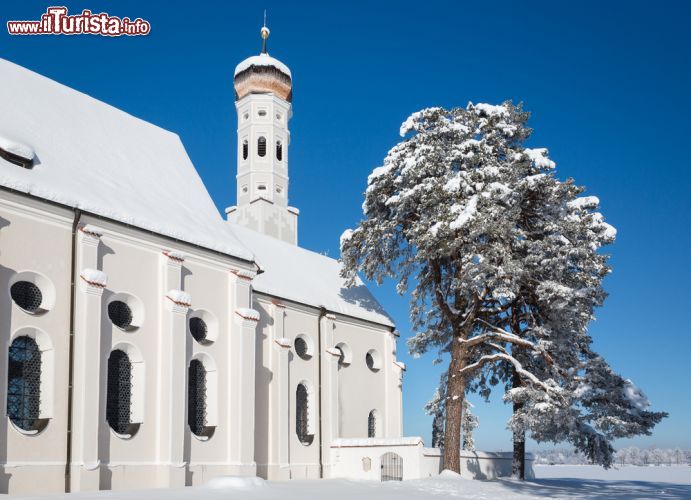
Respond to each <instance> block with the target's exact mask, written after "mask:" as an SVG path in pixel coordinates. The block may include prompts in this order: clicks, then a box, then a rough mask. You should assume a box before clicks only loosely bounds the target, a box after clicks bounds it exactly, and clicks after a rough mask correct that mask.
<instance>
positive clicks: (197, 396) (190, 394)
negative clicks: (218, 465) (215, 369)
mask: <svg viewBox="0 0 691 500" xmlns="http://www.w3.org/2000/svg"><path fill="white" fill-rule="evenodd" d="M187 423H188V424H189V426H190V430H191V431H192V432H193V433H194V434H196V435H197V436H204V435H206V370H205V369H204V365H203V364H202V363H201V361H199V360H197V359H193V360H192V362H191V363H190V368H189V382H188V386H187Z"/></svg>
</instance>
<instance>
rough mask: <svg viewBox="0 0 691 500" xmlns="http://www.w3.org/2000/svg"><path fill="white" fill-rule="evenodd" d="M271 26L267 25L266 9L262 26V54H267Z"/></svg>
mask: <svg viewBox="0 0 691 500" xmlns="http://www.w3.org/2000/svg"><path fill="white" fill-rule="evenodd" d="M270 33H271V31H269V28H267V27H266V9H264V26H262V30H261V34H262V54H266V41H267V40H268V39H269V34H270Z"/></svg>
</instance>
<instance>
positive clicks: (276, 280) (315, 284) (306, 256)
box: [230, 224, 394, 326]
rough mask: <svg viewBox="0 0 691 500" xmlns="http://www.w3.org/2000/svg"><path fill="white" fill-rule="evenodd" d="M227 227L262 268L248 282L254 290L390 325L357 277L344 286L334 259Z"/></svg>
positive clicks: (235, 226)
mask: <svg viewBox="0 0 691 500" xmlns="http://www.w3.org/2000/svg"><path fill="white" fill-rule="evenodd" d="M230 227H231V228H232V231H233V233H235V235H236V236H237V237H238V239H239V240H240V241H242V242H243V243H245V244H246V245H247V246H249V247H250V248H251V249H252V250H253V251H254V254H255V257H256V262H257V264H258V265H259V266H260V267H261V268H262V269H263V270H265V272H264V273H261V274H259V275H257V277H256V278H255V279H254V280H253V282H252V286H253V288H254V289H255V290H257V291H258V292H263V293H266V294H269V295H273V296H276V297H281V298H284V299H287V300H292V301H294V302H299V303H301V304H307V305H310V306H313V307H324V308H325V309H327V310H328V311H330V312H334V313H340V314H344V315H346V316H353V317H355V318H360V319H363V320H367V321H371V322H373V323H378V324H381V325H386V326H394V324H393V322H392V320H391V318H390V317H389V316H388V315H387V314H386V312H385V311H384V309H383V308H382V306H381V305H380V304H379V302H377V300H376V299H375V298H374V296H373V295H372V294H371V293H370V291H369V290H368V289H367V287H366V286H365V285H364V284H363V283H362V281H360V280H359V279H358V280H357V283H356V285H355V286H353V287H351V288H347V287H346V286H345V280H344V279H343V278H341V277H340V271H341V263H340V262H338V261H337V260H335V259H332V258H330V257H327V256H325V255H321V254H318V253H315V252H311V251H309V250H306V249H304V248H300V247H298V246H297V245H292V244H290V243H286V242H283V241H281V240H278V239H276V238H272V237H271V236H267V235H264V234H261V233H258V232H256V231H253V230H251V229H247V228H245V227H241V226H238V225H236V224H232V225H230Z"/></svg>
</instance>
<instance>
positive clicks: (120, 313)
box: [108, 300, 132, 330]
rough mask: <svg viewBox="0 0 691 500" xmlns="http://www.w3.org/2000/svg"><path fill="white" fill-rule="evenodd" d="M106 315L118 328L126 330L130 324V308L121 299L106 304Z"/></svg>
mask: <svg viewBox="0 0 691 500" xmlns="http://www.w3.org/2000/svg"><path fill="white" fill-rule="evenodd" d="M108 317H109V318H110V320H111V321H112V322H113V324H114V325H115V326H117V327H118V328H122V329H123V330H127V329H128V328H129V327H130V326H131V325H132V309H130V306H128V305H127V304H125V303H124V302H123V301H121V300H114V301H113V302H111V303H110V304H108Z"/></svg>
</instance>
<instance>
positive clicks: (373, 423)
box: [367, 410, 377, 438]
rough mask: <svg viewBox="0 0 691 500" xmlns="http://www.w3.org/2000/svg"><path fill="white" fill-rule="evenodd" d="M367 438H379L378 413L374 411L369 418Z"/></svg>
mask: <svg viewBox="0 0 691 500" xmlns="http://www.w3.org/2000/svg"><path fill="white" fill-rule="evenodd" d="M367 437H368V438H373V437H377V411H376V410H372V411H371V412H369V416H368V417H367Z"/></svg>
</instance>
